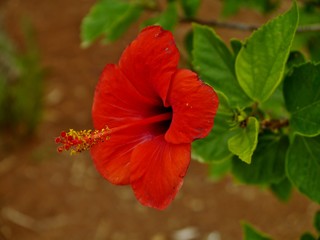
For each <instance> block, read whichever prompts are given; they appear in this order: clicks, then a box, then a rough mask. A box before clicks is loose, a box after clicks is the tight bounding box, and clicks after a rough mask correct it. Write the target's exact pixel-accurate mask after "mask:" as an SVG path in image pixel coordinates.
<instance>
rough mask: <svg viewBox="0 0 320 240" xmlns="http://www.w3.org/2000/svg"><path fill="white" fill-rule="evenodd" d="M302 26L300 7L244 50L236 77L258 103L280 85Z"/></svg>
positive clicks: (266, 27) (270, 24) (263, 29)
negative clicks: (299, 24) (296, 34)
mask: <svg viewBox="0 0 320 240" xmlns="http://www.w3.org/2000/svg"><path fill="white" fill-rule="evenodd" d="M297 23H298V10H297V4H296V3H295V2H294V5H293V7H292V8H291V9H290V10H289V11H288V12H286V13H285V14H283V15H282V16H279V17H277V18H275V19H274V20H272V21H270V22H268V23H267V24H265V25H264V26H263V27H261V28H259V29H258V30H257V31H256V32H254V33H253V34H252V35H251V37H250V38H249V39H248V40H247V41H246V43H245V44H244V46H243V47H242V49H241V50H240V52H239V54H238V57H237V60H236V74H237V77H238V80H239V84H240V86H241V87H242V88H243V90H244V91H245V93H246V94H247V95H248V96H249V97H250V98H251V99H253V100H254V101H257V102H264V101H266V100H267V99H268V98H269V97H270V96H271V94H272V93H273V92H274V90H275V89H276V88H277V86H278V85H279V84H280V82H281V80H282V77H283V73H284V70H285V64H286V62H287V58H288V56H289V51H290V48H291V45H292V41H293V38H294V34H295V31H296V28H297Z"/></svg>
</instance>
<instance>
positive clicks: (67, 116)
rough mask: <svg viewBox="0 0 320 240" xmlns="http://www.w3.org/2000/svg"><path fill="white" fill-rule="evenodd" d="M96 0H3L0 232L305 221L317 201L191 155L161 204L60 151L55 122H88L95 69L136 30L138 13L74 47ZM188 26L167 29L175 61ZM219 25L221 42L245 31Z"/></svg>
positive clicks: (274, 225)
mask: <svg viewBox="0 0 320 240" xmlns="http://www.w3.org/2000/svg"><path fill="white" fill-rule="evenodd" d="M94 3H95V1H94V0H68V1H65V0H55V1H49V0H42V1H39V0H1V1H0V124H1V126H0V134H1V135H0V240H9V239H12V240H20V239H21V240H38V239H39V240H47V239H48V240H49V239H50V240H54V239H59V240H63V239H69V240H70V239H76V240H82V239H84V240H85V239H92V240H106V239H111V240H122V239H124V240H125V239H130V240H143V239H151V240H166V239H173V240H189V239H190V240H191V239H207V240H220V239H223V240H229V239H231V240H232V239H241V238H242V237H241V236H242V230H241V221H248V222H251V223H253V224H254V225H255V226H256V227H257V228H259V229H260V230H262V231H265V232H267V233H268V234H270V235H271V236H274V238H275V239H282V240H286V239H288V240H289V239H290V240H291V239H298V238H299V236H300V235H301V234H302V233H303V232H305V231H307V230H309V231H311V232H312V231H313V227H312V218H313V215H314V213H315V211H316V210H317V209H318V206H317V205H316V204H315V203H312V202H311V201H310V200H308V199H307V198H306V197H304V196H302V195H301V194H299V193H297V192H294V193H293V196H292V198H291V199H290V200H289V201H288V203H283V202H280V201H279V200H278V199H276V197H274V196H273V195H272V193H270V192H269V191H266V190H263V189H258V188H257V187H251V186H243V185H240V184H237V183H235V182H234V181H233V179H232V178H231V177H225V178H223V180H221V181H219V182H216V181H213V180H212V179H210V178H209V177H208V166H206V165H205V164H201V163H199V162H196V161H192V163H191V165H190V168H189V171H188V174H187V176H186V178H185V182H184V185H183V187H182V189H181V191H180V193H179V194H178V196H177V198H176V199H175V200H174V201H173V203H172V204H171V205H170V207H169V208H168V209H166V210H165V211H157V210H154V209H149V208H146V207H143V206H141V205H140V204H139V203H138V201H137V200H136V199H135V197H134V194H133V193H132V191H131V188H130V187H128V186H123V187H119V186H113V185H111V184H110V183H108V182H107V181H105V180H104V179H103V178H102V177H101V176H100V175H99V174H98V173H97V172H96V170H95V168H94V166H93V164H92V161H91V158H90V155H89V154H88V153H83V154H79V155H75V156H70V155H69V154H68V153H64V154H58V153H57V151H56V145H55V143H54V138H55V137H56V136H58V135H59V133H60V132H61V131H62V130H68V129H69V128H74V129H88V128H92V122H91V104H92V98H93V93H94V89H95V85H96V83H97V81H98V78H99V75H100V73H101V71H102V69H103V67H104V65H105V64H107V63H116V62H117V61H118V59H119V57H120V55H121V53H122V51H123V49H124V48H125V47H126V46H127V45H128V44H129V43H130V42H131V41H132V39H134V38H135V37H136V35H137V33H138V32H139V26H138V24H135V25H133V26H132V27H131V28H130V29H129V31H127V32H126V33H125V35H124V36H123V37H122V38H120V39H119V40H117V41H116V42H114V43H111V44H109V45H102V44H100V43H95V44H93V45H92V46H90V47H88V48H81V40H80V25H81V21H82V19H83V17H84V16H85V15H86V14H87V13H88V11H89V9H90V7H91V6H92V5H93V4H94ZM289 5H290V1H282V3H281V6H280V7H279V8H278V10H277V11H278V12H283V11H284V10H286V9H288V6H289ZM221 11H222V4H221V1H219V0H203V1H202V4H201V7H200V10H199V13H198V16H201V18H202V19H209V20H210V19H217V18H218V17H219V16H220V13H221ZM278 12H273V13H272V14H267V15H262V14H261V13H258V12H256V11H253V10H248V9H241V10H240V11H239V12H238V13H237V14H235V15H234V16H232V17H231V18H229V19H228V20H230V21H235V22H237V21H238V22H244V23H249V24H255V25H259V24H263V23H265V22H266V21H267V19H270V18H271V17H272V16H274V15H276V14H277V13H278ZM146 14H152V13H145V15H146ZM144 17H146V16H142V18H144ZM188 29H190V24H183V25H180V26H178V27H177V28H176V29H175V31H174V35H175V37H176V41H177V45H178V48H179V49H181V51H182V57H181V65H182V66H184V64H186V55H187V54H186V53H185V52H184V50H183V48H184V47H183V43H182V39H183V37H184V36H185V34H186V32H187V31H188ZM216 31H217V32H218V34H219V35H220V36H222V38H223V39H224V40H225V41H227V42H229V40H230V39H231V38H233V37H237V38H239V39H245V37H246V36H249V34H250V32H243V31H239V30H230V29H229V30H228V29H219V28H217V29H216Z"/></svg>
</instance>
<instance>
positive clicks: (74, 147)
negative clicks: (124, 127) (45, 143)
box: [56, 127, 111, 155]
mask: <svg viewBox="0 0 320 240" xmlns="http://www.w3.org/2000/svg"><path fill="white" fill-rule="evenodd" d="M110 133H111V131H110V129H109V128H108V127H105V128H103V129H101V130H80V131H75V130H73V129H70V130H69V132H61V134H60V136H59V137H57V138H56V143H57V144H61V146H59V147H58V152H63V151H68V150H70V154H71V155H72V154H75V153H79V152H82V151H85V150H89V149H90V148H91V147H92V146H93V145H95V144H97V143H101V142H104V141H106V140H109V139H110Z"/></svg>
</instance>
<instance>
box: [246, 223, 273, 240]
mask: <svg viewBox="0 0 320 240" xmlns="http://www.w3.org/2000/svg"><path fill="white" fill-rule="evenodd" d="M242 229H243V232H244V240H271V238H270V237H269V236H266V235H265V234H262V233H261V232H259V231H258V230H256V229H254V228H253V227H252V226H251V225H249V224H248V223H244V224H242Z"/></svg>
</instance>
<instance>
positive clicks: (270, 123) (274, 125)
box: [261, 119, 289, 131]
mask: <svg viewBox="0 0 320 240" xmlns="http://www.w3.org/2000/svg"><path fill="white" fill-rule="evenodd" d="M287 126H289V120H288V119H283V120H278V119H274V120H263V121H262V122H261V128H262V129H270V130H272V131H275V130H279V129H280V128H283V127H287Z"/></svg>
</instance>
